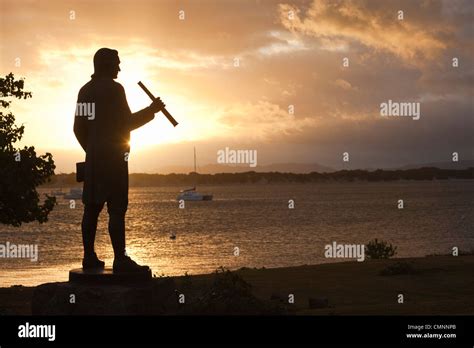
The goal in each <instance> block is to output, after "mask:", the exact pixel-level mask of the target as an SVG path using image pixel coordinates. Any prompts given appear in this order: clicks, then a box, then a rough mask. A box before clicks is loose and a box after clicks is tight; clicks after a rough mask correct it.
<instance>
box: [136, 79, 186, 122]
mask: <svg viewBox="0 0 474 348" xmlns="http://www.w3.org/2000/svg"><path fill="white" fill-rule="evenodd" d="M138 85H139V86H140V87H141V88H142V89H143V90H144V91H145V93H146V94H147V95H148V96H149V97H150V99H151V100H152V101H154V100H155V99H156V98H155V96H154V95H153V94H152V93H151V92H150V91H149V90H148V88H146V87H145V85H144V84H143V83H142V82H141V81H138ZM161 111H163V114H165V116H166V118H167V119H168V121H170V122H171V124H172V125H173V126H174V127H176V126H177V125H178V122H177V121H176V120H175V119H174V117H173V116H171V114H170V113H169V112H168V110H166V109H165V108H163V109H162V110H161Z"/></svg>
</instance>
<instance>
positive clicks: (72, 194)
mask: <svg viewBox="0 0 474 348" xmlns="http://www.w3.org/2000/svg"><path fill="white" fill-rule="evenodd" d="M64 198H65V199H81V198H82V189H81V188H72V189H71V190H70V191H69V193H66V194H64Z"/></svg>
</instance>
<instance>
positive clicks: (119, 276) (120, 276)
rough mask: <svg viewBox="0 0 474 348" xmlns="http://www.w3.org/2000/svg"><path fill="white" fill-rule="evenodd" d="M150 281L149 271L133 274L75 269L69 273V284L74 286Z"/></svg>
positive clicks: (110, 269) (105, 270)
mask: <svg viewBox="0 0 474 348" xmlns="http://www.w3.org/2000/svg"><path fill="white" fill-rule="evenodd" d="M151 279H152V274H151V270H148V271H147V272H139V273H138V272H135V273H114V271H113V269H112V268H110V267H106V268H104V269H92V270H90V269H89V270H84V269H82V268H76V269H73V270H70V271H69V282H71V283H74V284H97V285H131V284H137V283H147V282H150V281H151Z"/></svg>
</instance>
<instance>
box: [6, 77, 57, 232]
mask: <svg viewBox="0 0 474 348" xmlns="http://www.w3.org/2000/svg"><path fill="white" fill-rule="evenodd" d="M23 87H24V80H23V79H19V80H15V77H14V76H13V74H12V73H10V74H8V75H6V76H5V77H0V107H1V109H0V222H1V223H3V224H8V225H13V226H17V227H18V226H20V225H21V224H22V223H23V222H31V221H38V222H40V223H43V222H46V221H48V214H49V213H50V212H51V211H52V210H53V208H54V205H55V204H56V198H55V197H50V196H48V195H46V199H45V200H44V202H40V195H39V193H38V192H37V190H36V188H37V186H39V185H41V184H44V183H45V182H46V181H50V177H51V176H52V175H54V169H55V168H56V166H55V165H54V161H53V156H52V155H51V154H50V153H46V154H45V155H42V156H37V155H36V152H35V148H34V147H33V146H30V147H27V146H25V147H23V148H22V149H20V148H18V149H17V148H15V143H16V142H18V141H20V140H21V138H22V137H23V132H24V130H25V127H24V126H23V125H21V126H20V127H18V126H17V125H15V116H14V115H13V114H12V113H11V112H9V111H8V112H7V110H8V108H9V107H10V104H11V103H12V101H11V100H9V99H11V98H12V97H13V98H17V99H27V98H31V96H32V95H31V92H24V91H23ZM4 111H5V113H4Z"/></svg>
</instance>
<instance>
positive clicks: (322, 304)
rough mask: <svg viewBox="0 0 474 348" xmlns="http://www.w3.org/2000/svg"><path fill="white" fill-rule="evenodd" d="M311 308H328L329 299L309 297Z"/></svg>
mask: <svg viewBox="0 0 474 348" xmlns="http://www.w3.org/2000/svg"><path fill="white" fill-rule="evenodd" d="M308 302H309V308H310V309H317V308H328V307H329V300H328V299H327V298H325V297H319V298H311V297H310V298H309V299H308Z"/></svg>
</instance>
